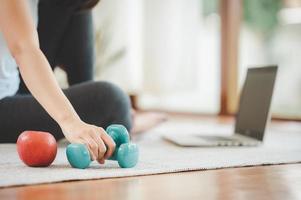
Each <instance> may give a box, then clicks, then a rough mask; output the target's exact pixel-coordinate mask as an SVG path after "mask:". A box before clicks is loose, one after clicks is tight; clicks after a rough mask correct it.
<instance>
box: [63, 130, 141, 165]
mask: <svg viewBox="0 0 301 200" xmlns="http://www.w3.org/2000/svg"><path fill="white" fill-rule="evenodd" d="M106 132H107V133H108V135H110V136H111V137H112V139H113V140H114V142H115V144H116V148H115V151H114V153H113V155H112V156H111V157H110V158H109V160H116V161H118V164H119V166H120V167H122V168H131V167H134V166H135V165H136V164H137V162H138V157H139V149H138V146H137V145H136V144H134V143H132V142H130V136H129V133H128V131H127V129H126V128H125V127H124V126H123V125H119V124H113V125H110V126H109V127H108V128H107V129H106ZM66 155H67V159H68V161H69V163H70V165H71V166H72V167H74V168H79V169H85V168H87V167H89V165H90V163H91V158H90V153H89V151H88V149H87V147H86V145H84V144H77V143H73V144H69V145H68V146H67V149H66Z"/></svg>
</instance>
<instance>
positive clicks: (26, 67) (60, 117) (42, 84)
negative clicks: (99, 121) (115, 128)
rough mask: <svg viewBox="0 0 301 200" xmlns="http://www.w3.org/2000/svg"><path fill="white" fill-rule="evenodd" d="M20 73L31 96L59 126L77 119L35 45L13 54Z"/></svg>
mask: <svg viewBox="0 0 301 200" xmlns="http://www.w3.org/2000/svg"><path fill="white" fill-rule="evenodd" d="M14 57H15V60H16V62H17V64H18V66H19V70H20V73H21V75H22V78H23V79H24V82H25V84H26V86H27V87H28V89H29V90H30V92H31V94H32V95H33V96H34V97H35V98H36V99H37V101H38V102H39V103H40V104H41V105H42V106H43V108H44V109H45V110H46V111H47V112H48V113H49V115H50V116H51V117H52V118H53V119H54V120H55V121H56V122H58V123H59V124H60V125H61V124H63V123H65V122H66V121H70V120H73V119H79V117H78V115H77V114H76V112H75V110H74V109H73V107H72V105H71V103H70V102H69V100H68V99H67V98H66V96H65V95H64V93H63V92H62V90H61V89H60V87H59V86H58V83H57V81H56V80H55V77H54V75H53V73H52V70H51V68H50V65H49V63H48V61H47V59H46V58H45V56H44V54H43V53H42V51H41V50H40V49H39V48H38V47H37V46H36V45H32V46H30V45H28V46H27V47H26V48H24V49H20V50H19V51H18V52H17V53H15V54H14Z"/></svg>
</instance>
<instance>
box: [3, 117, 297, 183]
mask: <svg viewBox="0 0 301 200" xmlns="http://www.w3.org/2000/svg"><path fill="white" fill-rule="evenodd" d="M282 128H283V127H282ZM284 128H285V127H284ZM225 132H228V133H230V132H231V127H229V126H216V125H214V124H209V125H208V124H199V123H198V124H195V123H177V122H168V123H165V124H163V125H161V126H160V127H158V128H156V129H154V130H152V131H149V132H148V133H147V134H145V135H144V136H143V137H141V138H140V139H139V140H138V141H137V143H138V144H139V145H140V151H141V156H140V162H139V164H138V165H137V166H136V167H135V168H132V169H120V168H119V167H118V164H117V163H115V162H107V163H106V164H105V165H102V166H101V165H98V164H97V163H93V164H92V165H91V167H90V168H88V169H84V170H81V169H73V168H71V167H70V166H69V164H68V162H67V159H66V156H65V149H64V147H60V148H59V150H58V154H57V157H56V159H55V161H54V163H53V164H52V165H51V166H50V167H47V168H30V167H27V166H25V165H24V164H23V163H22V162H21V161H20V160H19V158H18V155H17V152H16V146H15V145H14V144H2V145H0V187H5V186H17V185H29V184H40V183H53V182H60V181H68V180H85V179H102V178H111V177H126V176H138V175H149V174H160V173H172V172H182V171H191V170H205V169H217V168H226V167H240V166H254V165H263V164H280V163H297V162H301V128H300V127H299V126H296V127H295V129H293V130H289V131H287V132H283V131H279V130H278V129H277V128H274V129H273V128H272V129H270V130H268V132H267V135H266V140H265V143H264V145H263V146H260V147H231V148H220V147H218V148H182V147H178V146H175V145H173V144H171V143H168V142H166V141H164V140H162V139H161V136H162V134H179V133H181V134H188V133H202V134H205V133H206V134H212V133H219V134H223V133H225Z"/></svg>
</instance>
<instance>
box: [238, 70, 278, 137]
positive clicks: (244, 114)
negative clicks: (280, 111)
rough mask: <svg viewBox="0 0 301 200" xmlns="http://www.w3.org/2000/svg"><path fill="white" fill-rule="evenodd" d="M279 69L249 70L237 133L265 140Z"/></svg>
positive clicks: (242, 96)
mask: <svg viewBox="0 0 301 200" xmlns="http://www.w3.org/2000/svg"><path fill="white" fill-rule="evenodd" d="M276 74H277V67H276V66H271V67H261V68H249V69H248V73H247V77H246V80H245V83H244V86H243V89H242V93H241V96H240V104H239V109H238V113H237V116H236V124H235V133H238V134H241V135H245V136H248V137H252V138H255V139H258V140H263V135H264V131H265V126H266V122H267V120H269V119H268V117H269V110H270V104H271V99H272V96H273V90H274V82H275V78H276Z"/></svg>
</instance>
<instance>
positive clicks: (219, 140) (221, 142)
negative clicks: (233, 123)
mask: <svg viewBox="0 0 301 200" xmlns="http://www.w3.org/2000/svg"><path fill="white" fill-rule="evenodd" d="M200 137H201V138H202V139H205V140H207V141H210V142H216V145H218V146H249V145H251V143H248V142H247V141H241V140H238V139H235V138H231V137H222V136H200Z"/></svg>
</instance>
